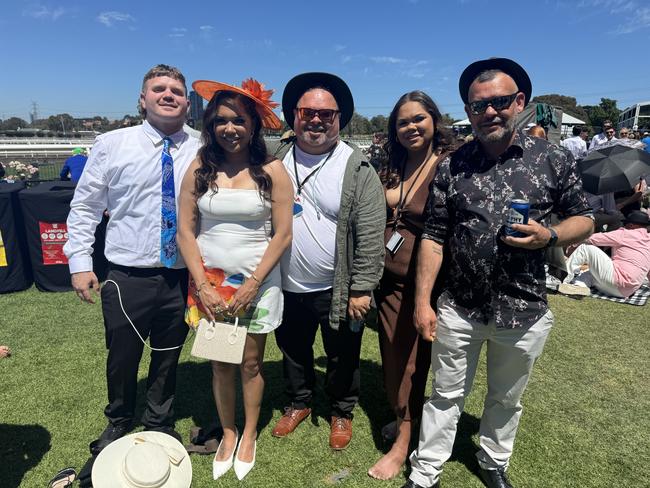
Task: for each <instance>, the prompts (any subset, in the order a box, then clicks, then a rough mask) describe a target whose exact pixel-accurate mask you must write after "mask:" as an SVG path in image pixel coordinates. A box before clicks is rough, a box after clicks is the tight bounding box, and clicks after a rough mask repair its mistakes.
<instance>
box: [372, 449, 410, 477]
mask: <svg viewBox="0 0 650 488" xmlns="http://www.w3.org/2000/svg"><path fill="white" fill-rule="evenodd" d="M407 456H408V447H407V448H403V447H401V446H397V445H393V447H392V448H391V450H390V451H388V452H387V453H386V454H385V455H384V457H382V458H381V459H380V460H379V461H377V462H376V463H375V465H374V466H373V467H372V468H370V469H369V470H368V476H370V477H371V478H375V479H376V480H391V479H393V478H394V477H395V476H397V475H398V474H399V473H400V471H402V467H403V466H404V463H405V462H406V457H407Z"/></svg>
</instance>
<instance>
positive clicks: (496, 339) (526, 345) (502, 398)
mask: <svg viewBox="0 0 650 488" xmlns="http://www.w3.org/2000/svg"><path fill="white" fill-rule="evenodd" d="M552 325H553V314H552V312H551V311H550V310H549V311H548V312H547V313H546V314H545V315H544V316H543V317H542V318H541V319H540V320H538V321H537V322H536V323H535V324H533V325H532V326H530V327H528V328H516V329H498V328H497V327H496V324H495V322H494V320H491V321H490V322H489V323H488V324H487V325H485V324H483V323H481V322H478V321H476V320H471V319H469V318H468V317H467V316H466V315H465V314H464V313H462V312H461V311H460V310H457V309H455V308H452V306H451V305H450V303H449V300H448V298H447V297H446V295H445V294H443V295H442V296H441V297H440V300H439V301H438V327H437V332H436V335H437V339H436V342H434V343H433V347H432V351H431V364H432V368H433V373H434V380H433V392H432V394H431V398H430V399H429V400H428V401H427V403H425V405H424V409H423V412H422V422H421V426H420V439H419V443H418V447H417V449H416V450H415V451H413V453H412V454H411V457H410V461H411V467H412V471H411V475H410V479H411V480H412V481H414V482H415V483H417V484H419V485H422V486H431V485H433V484H435V483H436V482H437V481H438V479H439V477H440V473H441V472H442V465H443V464H444V463H445V461H447V460H448V459H449V457H450V456H451V451H452V447H453V445H454V438H455V437H456V428H457V423H458V420H459V418H460V414H461V413H462V411H463V408H464V405H465V397H466V396H467V395H468V394H469V392H470V390H471V388H472V383H473V381H474V375H475V374H476V367H477V365H478V360H479V355H480V353H481V347H482V346H483V343H487V383H488V391H487V395H486V397H485V403H484V407H483V415H482V417H481V426H480V431H479V436H480V441H479V444H480V451H479V452H478V453H477V454H476V456H477V458H478V462H479V464H480V465H481V467H482V468H484V469H496V468H499V467H507V465H508V460H509V459H510V456H511V455H512V449H513V445H514V441H515V434H516V433H517V426H518V425H519V418H520V417H521V411H522V407H521V403H520V399H521V396H522V394H523V392H524V390H525V388H526V385H527V383H528V378H529V377H530V372H531V370H532V368H533V364H534V363H535V360H536V359H537V358H538V357H539V356H540V354H541V353H542V350H543V349H544V343H545V342H546V338H547V337H548V334H549V332H550V330H551V326H552Z"/></svg>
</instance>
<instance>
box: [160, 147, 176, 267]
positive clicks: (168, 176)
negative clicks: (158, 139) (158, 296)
mask: <svg viewBox="0 0 650 488" xmlns="http://www.w3.org/2000/svg"><path fill="white" fill-rule="evenodd" d="M171 142H172V140H171V139H170V138H169V137H165V138H164V139H163V150H162V156H161V158H160V162H161V164H162V205H161V207H160V217H161V220H160V262H161V263H162V264H163V265H164V266H165V267H167V268H171V267H172V266H174V264H175V263H176V257H177V255H178V249H177V247H176V195H175V193H176V192H175V191H174V160H173V159H172V155H171V154H170V153H169V145H170V144H171Z"/></svg>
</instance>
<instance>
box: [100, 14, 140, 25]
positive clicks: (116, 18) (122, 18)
mask: <svg viewBox="0 0 650 488" xmlns="http://www.w3.org/2000/svg"><path fill="white" fill-rule="evenodd" d="M97 21H98V22H100V23H102V24H104V25H105V26H106V27H113V26H114V25H115V24H116V23H118V22H134V21H135V19H134V18H133V16H132V15H131V14H127V13H124V12H115V11H110V12H102V13H100V14H99V15H98V16H97Z"/></svg>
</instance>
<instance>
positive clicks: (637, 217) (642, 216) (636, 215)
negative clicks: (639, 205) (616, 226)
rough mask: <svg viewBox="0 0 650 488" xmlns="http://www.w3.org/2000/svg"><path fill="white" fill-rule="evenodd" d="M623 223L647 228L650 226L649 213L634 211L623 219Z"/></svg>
mask: <svg viewBox="0 0 650 488" xmlns="http://www.w3.org/2000/svg"><path fill="white" fill-rule="evenodd" d="M623 223H625V224H638V225H646V226H647V225H650V217H648V214H647V213H645V212H642V211H641V210H633V211H632V212H630V213H629V214H627V217H625V218H624V219H623Z"/></svg>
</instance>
